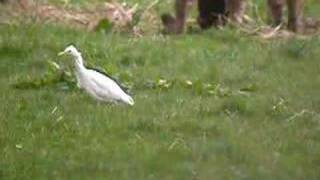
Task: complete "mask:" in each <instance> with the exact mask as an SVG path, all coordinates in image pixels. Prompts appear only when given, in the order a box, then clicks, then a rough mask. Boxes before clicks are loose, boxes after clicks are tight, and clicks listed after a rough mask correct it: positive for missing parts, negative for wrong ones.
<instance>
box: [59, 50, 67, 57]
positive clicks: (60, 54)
mask: <svg viewBox="0 0 320 180" xmlns="http://www.w3.org/2000/svg"><path fill="white" fill-rule="evenodd" d="M65 53H66V52H64V51H62V52H59V53H58V56H62V55H64V54H65Z"/></svg>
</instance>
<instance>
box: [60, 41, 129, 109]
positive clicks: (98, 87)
mask: <svg viewBox="0 0 320 180" xmlns="http://www.w3.org/2000/svg"><path fill="white" fill-rule="evenodd" d="M63 54H68V55H71V56H72V57H73V58H74V64H75V75H76V79H77V83H78V86H79V87H80V88H81V89H84V90H85V91H86V92H87V93H88V94H90V95H91V96H93V97H94V98H96V99H97V100H99V101H103V102H111V103H118V102H122V103H125V104H128V105H131V106H132V105H133V104H134V101H133V99H132V98H131V97H130V96H129V95H128V94H126V93H125V92H124V91H123V90H122V89H121V87H120V86H119V85H118V84H117V83H116V82H115V81H114V80H113V79H111V78H110V77H108V76H107V75H105V74H103V73H101V72H98V71H97V70H93V69H88V68H86V67H85V66H84V64H83V58H82V56H81V53H80V52H79V51H78V50H77V49H76V48H75V47H74V46H73V45H70V46H68V47H66V49H65V50H64V51H62V52H60V53H59V54H58V56H61V55H63Z"/></svg>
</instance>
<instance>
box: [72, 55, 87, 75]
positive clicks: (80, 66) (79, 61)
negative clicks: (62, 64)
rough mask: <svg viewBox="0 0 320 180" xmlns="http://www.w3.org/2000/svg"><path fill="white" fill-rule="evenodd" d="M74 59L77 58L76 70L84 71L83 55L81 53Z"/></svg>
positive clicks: (75, 62)
mask: <svg viewBox="0 0 320 180" xmlns="http://www.w3.org/2000/svg"><path fill="white" fill-rule="evenodd" d="M74 58H75V61H74V64H75V67H76V70H77V71H81V70H84V69H85V66H84V65H83V59H82V56H81V54H80V53H79V54H77V55H76V56H75V57H74Z"/></svg>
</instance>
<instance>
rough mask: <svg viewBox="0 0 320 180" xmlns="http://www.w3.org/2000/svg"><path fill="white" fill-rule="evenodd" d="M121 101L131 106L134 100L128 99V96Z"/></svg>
mask: <svg viewBox="0 0 320 180" xmlns="http://www.w3.org/2000/svg"><path fill="white" fill-rule="evenodd" d="M123 101H124V102H125V103H127V104H129V105H130V106H133V105H134V100H133V99H132V97H130V96H128V95H127V96H126V97H125V98H124V99H123Z"/></svg>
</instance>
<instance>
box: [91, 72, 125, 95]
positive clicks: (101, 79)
mask: <svg viewBox="0 0 320 180" xmlns="http://www.w3.org/2000/svg"><path fill="white" fill-rule="evenodd" d="M88 75H89V78H90V80H91V81H92V82H93V83H94V84H95V85H96V86H97V87H98V88H99V89H100V90H99V92H100V94H101V95H106V96H111V97H114V98H120V97H121V96H122V95H123V94H125V92H124V91H123V90H122V89H121V88H120V86H119V85H118V84H117V83H116V82H115V81H113V80H112V79H110V78H109V77H107V76H105V75H103V74H101V73H99V72H96V71H94V70H88Z"/></svg>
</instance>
